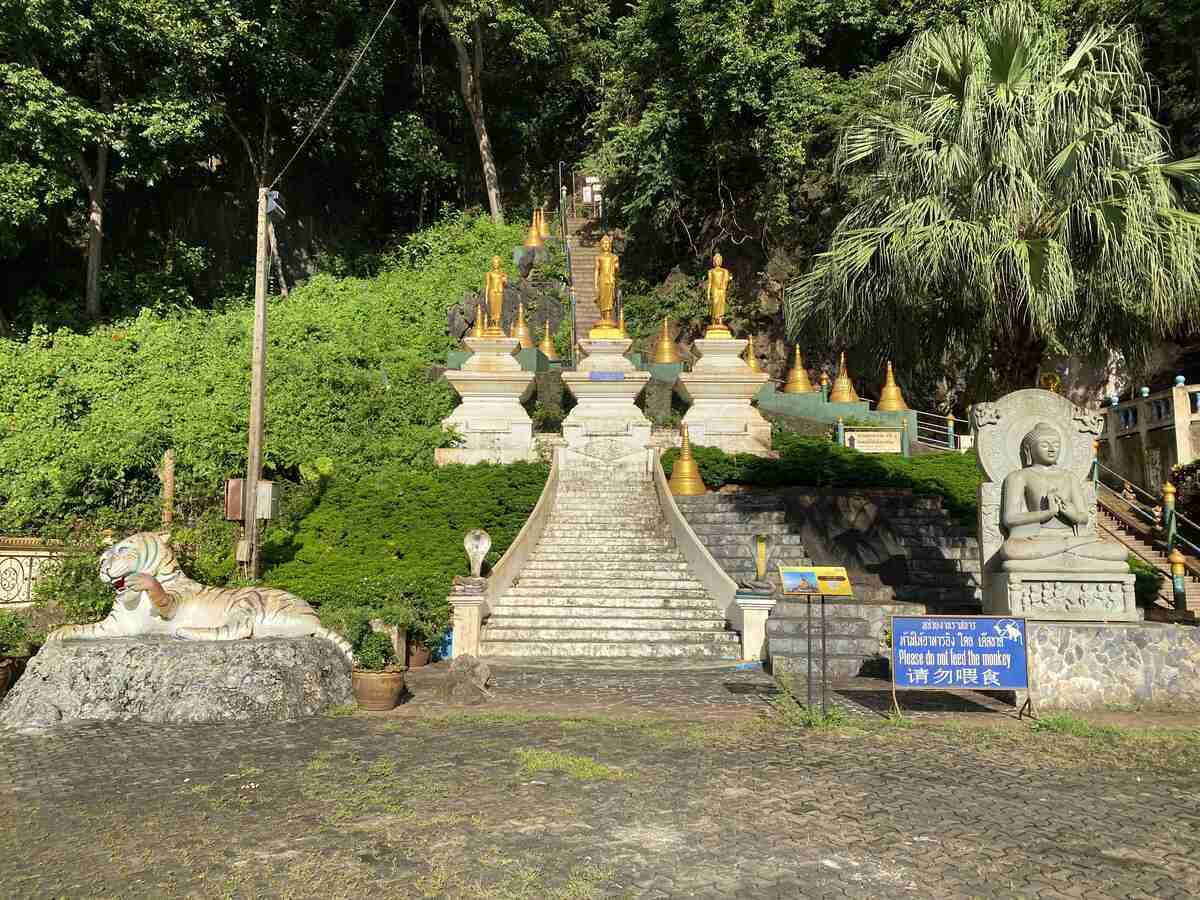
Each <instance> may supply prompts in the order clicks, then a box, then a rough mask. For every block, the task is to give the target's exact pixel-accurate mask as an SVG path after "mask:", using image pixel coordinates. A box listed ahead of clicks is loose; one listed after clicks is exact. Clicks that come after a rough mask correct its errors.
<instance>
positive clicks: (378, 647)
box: [354, 631, 396, 672]
mask: <svg viewBox="0 0 1200 900" xmlns="http://www.w3.org/2000/svg"><path fill="white" fill-rule="evenodd" d="M395 662H396V650H395V648H394V647H393V646H392V639H391V638H390V637H388V636H387V635H386V634H381V633H380V632H378V631H368V632H367V633H366V634H364V635H363V636H362V638H361V639H360V640H359V642H358V643H357V644H356V645H355V647H354V664H355V665H356V666H357V667H358V668H360V669H363V670H365V671H367V672H382V671H383V670H384V669H386V668H387V667H388V666H390V665H393V664H394V663H395Z"/></svg>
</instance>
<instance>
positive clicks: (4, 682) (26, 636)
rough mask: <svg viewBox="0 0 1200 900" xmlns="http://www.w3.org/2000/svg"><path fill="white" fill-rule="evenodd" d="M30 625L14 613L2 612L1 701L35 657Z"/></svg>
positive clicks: (0, 637) (0, 623)
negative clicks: (31, 657)
mask: <svg viewBox="0 0 1200 900" xmlns="http://www.w3.org/2000/svg"><path fill="white" fill-rule="evenodd" d="M33 644H34V638H33V634H32V633H31V632H30V629H29V623H28V622H26V621H25V619H23V618H21V617H20V616H18V615H17V614H16V613H12V612H0V699H3V698H4V695H5V694H7V693H8V689H9V688H11V687H12V686H13V684H14V683H15V682H16V680H17V678H18V677H20V675H21V673H22V672H24V671H25V663H26V662H28V661H29V657H30V656H32V655H33Z"/></svg>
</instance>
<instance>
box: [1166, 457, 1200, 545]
mask: <svg viewBox="0 0 1200 900" xmlns="http://www.w3.org/2000/svg"><path fill="white" fill-rule="evenodd" d="M1171 481H1172V482H1173V483H1174V485H1175V488H1176V490H1177V491H1178V493H1177V494H1176V495H1175V509H1176V510H1177V511H1178V512H1179V513H1180V514H1181V515H1183V516H1186V517H1187V518H1189V519H1191V520H1192V521H1193V522H1196V523H1200V459H1198V460H1196V461H1195V462H1190V463H1186V464H1185V465H1182V466H1175V468H1173V469H1172V470H1171ZM1189 537H1190V535H1189Z"/></svg>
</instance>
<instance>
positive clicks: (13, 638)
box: [0, 610, 36, 656]
mask: <svg viewBox="0 0 1200 900" xmlns="http://www.w3.org/2000/svg"><path fill="white" fill-rule="evenodd" d="M34 643H36V641H35V638H34V635H33V633H32V632H31V630H30V628H29V623H28V622H27V621H26V620H25V619H24V618H22V617H21V616H19V615H17V614H16V613H15V612H9V611H7V610H3V611H0V656H28V655H29V653H30V652H31V650H32V646H31V645H32V644H34Z"/></svg>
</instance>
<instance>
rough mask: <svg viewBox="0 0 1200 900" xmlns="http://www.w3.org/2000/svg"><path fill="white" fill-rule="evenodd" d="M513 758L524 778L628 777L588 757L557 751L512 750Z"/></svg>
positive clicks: (615, 768)
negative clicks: (554, 775) (553, 774)
mask: <svg viewBox="0 0 1200 900" xmlns="http://www.w3.org/2000/svg"><path fill="white" fill-rule="evenodd" d="M513 756H515V757H516V758H517V759H518V760H519V761H520V763H521V774H523V775H526V776H533V775H538V774H541V773H542V772H562V773H563V774H565V775H567V776H568V777H570V778H573V779H575V780H576V781H622V780H624V779H626V778H629V777H630V776H629V773H628V772H626V771H625V770H624V769H618V768H617V767H616V766H606V765H605V764H604V763H602V762H597V761H596V760H594V759H592V758H591V757H590V756H579V755H576V754H573V753H562V752H559V751H558V750H545V749H541V748H537V747H527V748H524V749H520V750H514V751H513Z"/></svg>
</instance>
